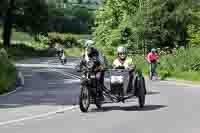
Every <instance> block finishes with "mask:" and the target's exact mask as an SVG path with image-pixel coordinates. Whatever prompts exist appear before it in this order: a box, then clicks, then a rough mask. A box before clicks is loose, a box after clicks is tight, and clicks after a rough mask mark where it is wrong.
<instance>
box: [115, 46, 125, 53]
mask: <svg viewBox="0 0 200 133" xmlns="http://www.w3.org/2000/svg"><path fill="white" fill-rule="evenodd" d="M126 52H127V49H126V48H125V47H122V46H120V47H118V48H117V53H126Z"/></svg>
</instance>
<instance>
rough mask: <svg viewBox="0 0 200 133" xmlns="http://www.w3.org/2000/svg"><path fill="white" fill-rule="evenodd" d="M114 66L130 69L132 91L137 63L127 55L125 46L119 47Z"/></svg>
mask: <svg viewBox="0 0 200 133" xmlns="http://www.w3.org/2000/svg"><path fill="white" fill-rule="evenodd" d="M113 68H122V69H128V70H129V82H128V92H130V91H131V90H132V88H133V86H132V80H133V76H134V75H133V72H134V70H135V65H134V64H133V61H132V59H131V58H129V57H127V49H126V48H125V47H122V46H120V47H118V48H117V58H116V59H115V60H114V62H113Z"/></svg>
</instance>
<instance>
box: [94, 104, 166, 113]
mask: <svg viewBox="0 0 200 133" xmlns="http://www.w3.org/2000/svg"><path fill="white" fill-rule="evenodd" d="M166 107H167V106H166V105H145V106H144V108H139V107H138V106H126V107H120V106H107V107H102V108H101V109H92V110H91V112H108V111H114V110H120V111H153V110H159V109H161V108H166Z"/></svg>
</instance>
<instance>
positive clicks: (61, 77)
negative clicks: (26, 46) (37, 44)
mask: <svg viewBox="0 0 200 133" xmlns="http://www.w3.org/2000/svg"><path fill="white" fill-rule="evenodd" d="M69 61H70V63H69V64H66V65H65V66H66V69H64V68H57V67H56V66H59V63H58V61H57V59H55V58H42V59H32V60H29V61H28V60H27V61H23V62H20V63H23V64H27V63H28V64H32V66H34V64H40V65H41V67H39V66H37V67H31V65H27V67H26V66H23V67H20V68H19V69H20V70H22V72H23V74H24V75H25V86H24V87H23V88H22V89H19V90H18V91H16V92H14V93H11V94H10V95H5V96H0V131H1V132H2V133H11V132H14V133H36V132H37V133H46V132H47V133H55V132H59V133H62V132H68V133H94V132H95V133H122V132H124V133H133V132H135V133H199V132H200V124H199V123H200V113H199V112H200V102H199V99H200V86H198V85H190V84H184V83H182V82H176V81H153V82H152V81H151V82H150V81H147V89H148V95H147V97H146V106H145V107H144V109H139V108H138V103H137V99H131V100H129V101H127V102H126V103H125V104H122V103H117V104H105V105H103V109H102V110H97V109H96V107H95V106H93V105H92V106H91V107H90V110H89V112H88V113H81V112H80V110H79V108H78V106H77V103H78V101H77V100H78V96H79V93H80V89H79V86H80V83H79V80H78V79H77V78H76V77H73V76H71V75H69V73H72V74H76V75H78V73H76V72H75V70H74V69H73V68H74V66H75V64H76V63H77V62H78V60H76V59H75V58H71V59H70V60H69ZM43 64H54V66H51V67H46V66H42V65H43ZM65 66H64V67H65Z"/></svg>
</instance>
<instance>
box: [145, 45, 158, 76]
mask: <svg viewBox="0 0 200 133" xmlns="http://www.w3.org/2000/svg"><path fill="white" fill-rule="evenodd" d="M157 60H158V55H157V53H156V49H155V48H152V49H151V52H149V53H148V55H147V61H148V63H149V71H150V72H149V74H150V75H149V76H150V79H151V80H152V77H153V76H156V77H157V73H156V67H157Z"/></svg>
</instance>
